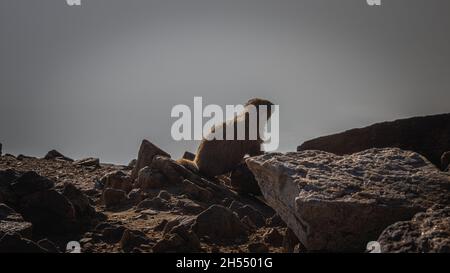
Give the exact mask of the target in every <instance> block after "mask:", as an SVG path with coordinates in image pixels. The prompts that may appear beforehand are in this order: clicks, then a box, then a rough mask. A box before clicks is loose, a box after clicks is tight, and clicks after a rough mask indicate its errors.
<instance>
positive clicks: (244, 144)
mask: <svg viewBox="0 0 450 273" xmlns="http://www.w3.org/2000/svg"><path fill="white" fill-rule="evenodd" d="M251 105H253V106H255V108H256V112H257V124H259V106H260V105H264V106H267V120H266V121H265V122H264V124H265V123H266V122H267V121H268V120H269V119H270V116H271V114H272V109H271V106H272V105H274V104H273V103H271V102H270V101H268V100H264V99H259V98H254V99H251V100H249V101H248V102H247V103H246V104H245V105H244V111H243V112H242V113H241V114H240V115H238V116H236V117H235V118H234V119H232V120H228V121H225V122H223V123H222V124H220V125H216V126H213V128H211V132H210V134H212V133H214V132H216V130H223V135H224V137H223V139H224V140H216V139H212V140H208V139H205V138H204V139H203V140H202V142H201V143H200V145H199V147H198V149H197V153H196V155H195V159H194V161H190V160H187V159H180V160H178V162H179V163H180V164H181V165H183V166H184V167H186V168H188V169H189V170H191V171H194V172H199V173H200V174H202V175H205V176H207V177H214V176H217V175H221V174H224V173H227V172H230V171H232V170H233V169H235V168H236V167H237V166H238V165H239V164H240V163H242V160H243V158H244V156H246V155H249V156H256V155H260V154H262V153H263V151H262V150H261V144H262V143H263V140H262V139H261V137H260V134H259V133H260V130H258V131H257V136H256V139H254V140H250V137H249V135H250V134H249V123H250V122H249V114H248V113H249V111H251V108H250V106H251ZM253 109H254V108H253ZM242 122H244V123H245V140H237V128H238V124H239V123H242ZM239 125H241V124H239ZM230 126H234V139H233V140H225V136H226V128H227V127H228V128H230ZM256 127H258V125H257V126H256ZM259 129H262V128H259ZM218 132H220V131H218Z"/></svg>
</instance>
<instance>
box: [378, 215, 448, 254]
mask: <svg viewBox="0 0 450 273" xmlns="http://www.w3.org/2000/svg"><path fill="white" fill-rule="evenodd" d="M378 242H379V243H380V245H381V251H382V252H396V253H398V252H407V253H422V252H423V253H450V207H444V208H430V209H428V210H427V211H426V212H421V213H418V214H416V216H414V218H413V219H412V220H411V221H403V222H398V223H395V224H393V225H391V226H389V227H388V228H386V229H385V230H384V231H383V233H382V234H381V235H380V237H379V238H378Z"/></svg>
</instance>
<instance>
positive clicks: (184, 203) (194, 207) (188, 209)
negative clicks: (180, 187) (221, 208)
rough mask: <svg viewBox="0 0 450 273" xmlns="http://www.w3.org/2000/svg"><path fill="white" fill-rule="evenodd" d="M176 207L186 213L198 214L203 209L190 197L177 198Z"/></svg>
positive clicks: (203, 208)
mask: <svg viewBox="0 0 450 273" xmlns="http://www.w3.org/2000/svg"><path fill="white" fill-rule="evenodd" d="M176 207H177V208H179V209H180V210H181V211H183V212H184V213H186V214H199V213H200V212H202V211H203V210H205V207H204V206H201V205H200V204H198V203H196V202H194V201H192V200H190V199H184V200H178V202H177V203H176Z"/></svg>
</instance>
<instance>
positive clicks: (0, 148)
mask: <svg viewBox="0 0 450 273" xmlns="http://www.w3.org/2000/svg"><path fill="white" fill-rule="evenodd" d="M0 156H2V144H1V143H0Z"/></svg>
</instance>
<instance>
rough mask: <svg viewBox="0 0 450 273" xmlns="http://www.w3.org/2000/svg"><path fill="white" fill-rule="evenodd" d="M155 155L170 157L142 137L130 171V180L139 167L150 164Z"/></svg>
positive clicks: (136, 174) (134, 176) (135, 174)
mask: <svg viewBox="0 0 450 273" xmlns="http://www.w3.org/2000/svg"><path fill="white" fill-rule="evenodd" d="M156 155H161V156H165V157H170V155H169V154H168V153H166V152H164V151H163V150H161V149H160V148H159V147H157V146H156V145H154V144H153V143H151V142H150V141H148V140H146V139H144V140H143V141H142V143H141V147H140V148H139V153H138V158H137V160H136V164H135V166H134V168H133V171H132V172H131V179H132V181H133V180H134V179H136V178H137V176H138V173H139V170H140V169H142V168H144V167H145V166H150V165H151V164H152V161H153V157H155V156H156Z"/></svg>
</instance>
